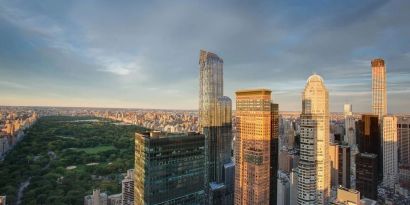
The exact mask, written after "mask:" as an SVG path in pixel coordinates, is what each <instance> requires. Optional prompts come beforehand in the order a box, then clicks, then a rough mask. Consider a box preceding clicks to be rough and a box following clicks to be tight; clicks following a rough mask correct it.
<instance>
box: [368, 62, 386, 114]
mask: <svg viewBox="0 0 410 205" xmlns="http://www.w3.org/2000/svg"><path fill="white" fill-rule="evenodd" d="M371 64H372V110H373V114H374V115H377V116H378V117H379V120H382V117H383V116H384V115H386V114H387V95H386V66H385V64H384V60H383V59H381V58H377V59H373V60H372V62H371Z"/></svg>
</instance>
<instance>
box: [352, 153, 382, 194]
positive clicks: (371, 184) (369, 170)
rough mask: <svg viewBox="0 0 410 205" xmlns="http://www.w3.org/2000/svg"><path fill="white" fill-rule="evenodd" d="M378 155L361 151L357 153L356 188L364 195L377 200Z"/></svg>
mask: <svg viewBox="0 0 410 205" xmlns="http://www.w3.org/2000/svg"><path fill="white" fill-rule="evenodd" d="M377 164H378V163H377V155H376V154H372V153H360V154H357V155H356V189H357V190H358V191H359V192H360V193H361V195H362V196H364V197H367V198H370V199H373V200H377V179H378V174H377V170H378V168H377V166H378V165H377Z"/></svg>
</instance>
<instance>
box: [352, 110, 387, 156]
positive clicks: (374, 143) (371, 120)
mask: <svg viewBox="0 0 410 205" xmlns="http://www.w3.org/2000/svg"><path fill="white" fill-rule="evenodd" d="M356 140H357V144H358V147H359V151H360V152H361V153H364V152H367V153H373V154H377V155H379V154H380V143H381V139H380V128H379V120H378V117H377V115H362V119H361V120H359V121H358V122H357V123H356Z"/></svg>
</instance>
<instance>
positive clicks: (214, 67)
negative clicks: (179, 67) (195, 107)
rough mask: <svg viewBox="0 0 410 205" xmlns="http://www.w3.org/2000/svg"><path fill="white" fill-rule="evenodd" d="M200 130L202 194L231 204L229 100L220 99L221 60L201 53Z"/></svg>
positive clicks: (213, 200)
mask: <svg viewBox="0 0 410 205" xmlns="http://www.w3.org/2000/svg"><path fill="white" fill-rule="evenodd" d="M199 69H200V87H199V131H200V132H201V133H202V134H204V135H205V163H206V170H205V186H206V187H207V188H206V190H205V192H206V195H207V202H206V203H209V204H232V203H233V193H232V192H231V191H229V190H233V187H227V185H226V184H224V182H225V181H232V182H233V181H234V180H233V179H225V177H226V176H232V177H233V173H232V174H224V173H225V171H226V170H233V169H225V165H228V164H230V165H232V159H231V143H232V101H231V99H230V98H229V97H226V96H223V60H222V58H220V57H219V56H217V55H216V54H214V53H211V52H207V51H204V50H201V51H200V55H199Z"/></svg>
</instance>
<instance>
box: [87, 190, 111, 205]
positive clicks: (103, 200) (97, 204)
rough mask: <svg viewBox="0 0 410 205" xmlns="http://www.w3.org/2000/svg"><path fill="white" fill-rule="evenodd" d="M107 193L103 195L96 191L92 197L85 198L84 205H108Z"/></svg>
mask: <svg viewBox="0 0 410 205" xmlns="http://www.w3.org/2000/svg"><path fill="white" fill-rule="evenodd" d="M107 201H108V197H107V194H106V193H101V192H100V190H99V189H94V190H93V194H92V195H88V196H85V197H84V205H108V204H107Z"/></svg>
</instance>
